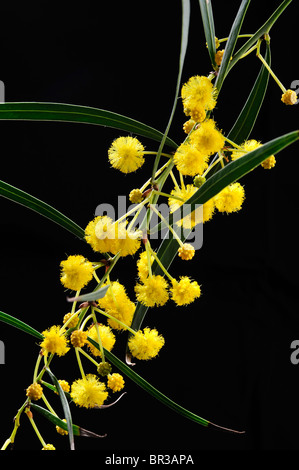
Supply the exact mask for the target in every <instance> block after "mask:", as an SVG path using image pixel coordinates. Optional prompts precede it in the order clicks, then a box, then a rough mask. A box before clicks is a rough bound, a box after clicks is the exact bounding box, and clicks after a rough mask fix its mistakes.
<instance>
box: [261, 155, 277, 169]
mask: <svg viewBox="0 0 299 470" xmlns="http://www.w3.org/2000/svg"><path fill="white" fill-rule="evenodd" d="M275 164H276V159H275V156H274V155H271V156H270V157H268V158H266V160H264V161H263V162H262V163H261V166H262V167H263V168H265V170H270V169H271V168H273V167H274V166H275Z"/></svg>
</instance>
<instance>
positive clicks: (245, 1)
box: [215, 0, 250, 93]
mask: <svg viewBox="0 0 299 470" xmlns="http://www.w3.org/2000/svg"><path fill="white" fill-rule="evenodd" d="M249 3H250V0H242V3H241V5H240V7H239V10H238V13H237V15H236V17H235V20H234V23H233V25H232V28H231V30H230V33H229V37H228V40H227V43H226V46H225V50H224V54H223V57H222V61H221V66H220V69H219V72H218V75H217V79H216V82H215V87H216V89H217V92H218V93H219V92H220V90H221V87H222V85H223V82H224V79H225V77H226V75H227V70H228V66H229V63H230V60H231V57H232V54H233V52H234V48H235V45H236V42H237V39H238V34H239V31H240V29H241V26H242V23H243V20H244V17H245V14H246V11H247V8H248V6H249Z"/></svg>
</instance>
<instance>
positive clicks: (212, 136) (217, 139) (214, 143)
mask: <svg viewBox="0 0 299 470" xmlns="http://www.w3.org/2000/svg"><path fill="white" fill-rule="evenodd" d="M190 142H191V144H193V145H195V146H196V147H197V148H198V150H199V151H200V152H201V153H202V154H203V155H207V156H210V155H212V154H214V153H216V152H219V151H220V150H221V149H222V148H223V147H224V144H225V138H224V136H223V134H222V133H221V132H220V131H219V130H218V129H217V126H216V123H215V121H214V120H213V119H207V120H206V121H205V122H202V123H201V125H200V126H199V127H198V128H197V129H195V131H194V132H192V134H191V135H190Z"/></svg>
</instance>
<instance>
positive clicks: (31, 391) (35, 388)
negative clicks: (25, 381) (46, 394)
mask: <svg viewBox="0 0 299 470" xmlns="http://www.w3.org/2000/svg"><path fill="white" fill-rule="evenodd" d="M42 395H43V387H42V386H41V385H40V384H38V383H37V382H34V383H33V384H31V385H29V387H28V388H27V390H26V396H27V397H28V398H30V400H34V401H36V400H39V399H40V398H41V397H42Z"/></svg>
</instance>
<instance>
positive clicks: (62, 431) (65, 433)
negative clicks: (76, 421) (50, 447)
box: [56, 419, 68, 436]
mask: <svg viewBox="0 0 299 470" xmlns="http://www.w3.org/2000/svg"><path fill="white" fill-rule="evenodd" d="M62 421H64V422H65V423H66V419H63V420H62ZM56 431H57V432H58V434H61V436H67V435H68V431H66V430H65V429H63V428H61V427H60V426H56Z"/></svg>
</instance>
